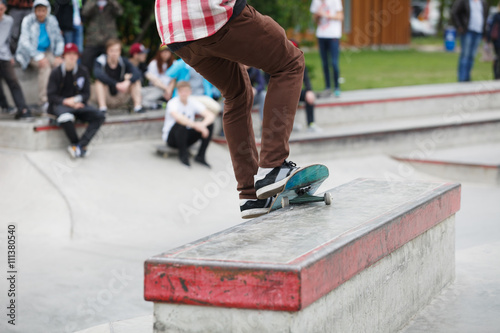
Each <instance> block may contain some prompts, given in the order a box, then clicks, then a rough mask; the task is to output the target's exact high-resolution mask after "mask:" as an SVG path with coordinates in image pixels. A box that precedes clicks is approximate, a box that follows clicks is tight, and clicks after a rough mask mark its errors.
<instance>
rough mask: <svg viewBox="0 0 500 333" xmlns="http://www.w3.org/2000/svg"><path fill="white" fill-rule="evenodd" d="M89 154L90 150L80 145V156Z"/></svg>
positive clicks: (83, 156)
mask: <svg viewBox="0 0 500 333" xmlns="http://www.w3.org/2000/svg"><path fill="white" fill-rule="evenodd" d="M89 155H90V152H89V150H88V149H87V147H80V157H81V158H85V157H89Z"/></svg>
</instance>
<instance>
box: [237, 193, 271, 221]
mask: <svg viewBox="0 0 500 333" xmlns="http://www.w3.org/2000/svg"><path fill="white" fill-rule="evenodd" d="M274 198H275V197H269V198H267V199H254V200H252V199H244V200H240V211H241V217H242V218H244V219H253V218H255V217H259V216H262V215H265V214H267V213H269V210H270V209H271V205H272V204H273V202H274Z"/></svg>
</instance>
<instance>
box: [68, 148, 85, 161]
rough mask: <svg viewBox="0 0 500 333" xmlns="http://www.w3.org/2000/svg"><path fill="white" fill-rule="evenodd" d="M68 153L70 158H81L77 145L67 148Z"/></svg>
mask: <svg viewBox="0 0 500 333" xmlns="http://www.w3.org/2000/svg"><path fill="white" fill-rule="evenodd" d="M68 153H69V156H71V157H72V158H78V157H80V156H81V154H82V151H81V150H80V147H79V146H78V145H70V146H68Z"/></svg>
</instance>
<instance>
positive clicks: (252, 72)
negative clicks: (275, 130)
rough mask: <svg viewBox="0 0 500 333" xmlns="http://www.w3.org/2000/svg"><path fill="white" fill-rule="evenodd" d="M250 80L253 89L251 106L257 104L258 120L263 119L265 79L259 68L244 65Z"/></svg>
mask: <svg viewBox="0 0 500 333" xmlns="http://www.w3.org/2000/svg"><path fill="white" fill-rule="evenodd" d="M245 68H246V70H247V73H248V76H249V77H250V82H251V83H252V91H253V106H256V105H258V106H259V115H260V120H261V121H262V119H264V102H265V100H266V94H267V91H266V79H265V78H264V75H262V72H261V71H260V69H258V68H255V67H250V66H245Z"/></svg>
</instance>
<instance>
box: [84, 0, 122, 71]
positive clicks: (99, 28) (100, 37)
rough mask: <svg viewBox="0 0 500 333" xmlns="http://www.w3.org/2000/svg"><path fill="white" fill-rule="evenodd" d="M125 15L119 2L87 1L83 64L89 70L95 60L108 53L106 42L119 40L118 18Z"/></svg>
mask: <svg viewBox="0 0 500 333" xmlns="http://www.w3.org/2000/svg"><path fill="white" fill-rule="evenodd" d="M122 14H123V8H122V6H121V5H120V4H119V3H118V0H87V2H85V4H84V5H83V8H82V17H83V19H84V21H85V23H86V25H87V29H86V32H85V49H84V50H83V53H82V64H83V65H84V66H85V67H87V68H88V69H89V70H92V68H93V67H94V62H95V59H96V58H97V57H98V56H100V55H101V54H103V53H105V52H106V42H107V41H108V40H110V39H116V38H118V29H117V27H116V18H117V17H119V16H121V15H122Z"/></svg>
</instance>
